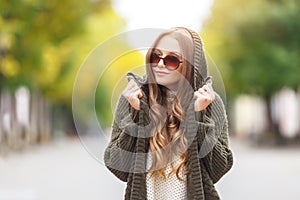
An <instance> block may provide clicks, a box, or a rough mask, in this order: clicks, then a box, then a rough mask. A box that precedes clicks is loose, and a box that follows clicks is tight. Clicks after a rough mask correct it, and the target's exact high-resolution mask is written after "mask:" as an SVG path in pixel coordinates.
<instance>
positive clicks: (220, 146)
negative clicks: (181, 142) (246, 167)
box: [198, 95, 233, 183]
mask: <svg viewBox="0 0 300 200" xmlns="http://www.w3.org/2000/svg"><path fill="white" fill-rule="evenodd" d="M208 112H209V113H210V114H208V115H207V114H204V116H203V119H202V121H200V122H199V124H198V144H199V156H200V162H203V164H204V166H205V167H206V170H207V172H208V174H209V176H210V177H211V179H212V181H213V183H216V182H217V181H218V180H220V178H221V177H222V176H223V175H225V174H226V173H227V172H228V171H229V170H230V169H231V167H232V165H233V155H232V151H231V150H230V148H229V136H228V120H227V115H226V111H225V107H224V104H223V102H222V99H221V98H220V96H219V95H216V99H215V100H214V101H213V103H212V104H211V106H210V107H209V109H208Z"/></svg>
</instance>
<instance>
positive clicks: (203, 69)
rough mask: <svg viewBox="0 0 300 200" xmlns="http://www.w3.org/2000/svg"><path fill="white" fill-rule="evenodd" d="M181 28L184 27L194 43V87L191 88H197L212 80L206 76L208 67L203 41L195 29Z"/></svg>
mask: <svg viewBox="0 0 300 200" xmlns="http://www.w3.org/2000/svg"><path fill="white" fill-rule="evenodd" d="M182 29H185V30H187V31H188V32H189V33H190V35H191V37H192V40H193V43H194V60H193V66H194V88H193V89H194V90H197V89H199V88H200V87H201V86H203V85H204V84H205V83H208V82H211V81H212V79H211V77H210V76H207V74H208V73H207V71H208V67H207V62H206V58H205V53H204V47H203V42H202V40H201V38H200V36H199V34H198V33H196V32H195V31H193V30H191V29H188V28H182Z"/></svg>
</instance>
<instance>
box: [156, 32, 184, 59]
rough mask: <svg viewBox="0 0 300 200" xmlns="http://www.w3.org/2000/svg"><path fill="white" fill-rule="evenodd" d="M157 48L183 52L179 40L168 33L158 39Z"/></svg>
mask: <svg viewBox="0 0 300 200" xmlns="http://www.w3.org/2000/svg"><path fill="white" fill-rule="evenodd" d="M155 49H160V50H162V51H168V52H174V53H178V54H182V51H181V48H180V46H179V43H178V41H177V40H176V39H175V38H173V37H171V36H170V35H166V36H164V37H163V38H161V39H160V40H159V41H158V43H157V45H156V47H155Z"/></svg>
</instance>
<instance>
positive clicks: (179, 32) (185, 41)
mask: <svg viewBox="0 0 300 200" xmlns="http://www.w3.org/2000/svg"><path fill="white" fill-rule="evenodd" d="M188 34H189V33H188V32H187V31H186V30H185V29H184V28H179V27H178V28H174V29H171V30H169V31H167V32H164V33H162V34H161V35H160V36H159V37H158V38H157V39H156V40H155V42H154V44H153V46H152V48H150V49H149V50H148V52H147V55H146V64H147V67H146V72H147V76H148V89H149V104H150V106H151V112H150V118H151V120H152V122H153V123H154V128H153V130H152V133H151V137H150V151H151V152H150V153H151V154H152V164H151V167H150V170H149V172H151V175H152V176H155V177H157V176H162V177H164V178H167V177H168V176H170V175H171V174H176V176H177V178H178V179H179V180H181V181H183V177H180V175H179V174H180V171H181V169H183V170H184V174H187V173H188V171H187V170H186V168H185V165H186V163H187V139H186V137H185V130H184V128H182V126H181V125H182V124H184V121H185V110H186V108H187V107H188V104H189V101H186V96H187V95H186V91H187V87H190V86H191V85H192V84H193V66H192V63H190V62H189V61H193V55H194V45H193V41H192V39H191V36H190V35H188ZM166 36H171V37H173V38H174V39H176V40H177V41H178V44H179V46H180V47H181V52H182V58H183V63H182V66H181V67H180V69H181V70H180V73H181V74H182V75H183V76H182V78H181V80H180V81H179V82H178V90H177V93H176V96H175V98H174V100H173V101H172V104H171V105H169V104H170V102H168V100H167V95H168V92H169V89H168V88H166V87H164V86H163V85H159V84H157V83H156V81H155V76H154V73H153V69H152V67H151V53H152V51H153V50H154V49H155V47H156V46H157V45H158V43H159V41H160V40H161V39H162V38H164V37H166ZM187 81H188V83H189V86H187V84H186V83H187ZM155 105H160V106H155ZM161 106H162V107H163V108H164V109H165V110H164V109H162V107H161ZM166 110H167V112H166ZM174 156H179V157H180V158H181V160H180V163H179V164H178V165H177V166H174V165H173V164H172V165H171V166H172V171H171V172H170V173H169V174H166V173H165V171H166V168H167V164H168V163H172V159H173V158H174Z"/></svg>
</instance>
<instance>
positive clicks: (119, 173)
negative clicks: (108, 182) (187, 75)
mask: <svg viewBox="0 0 300 200" xmlns="http://www.w3.org/2000/svg"><path fill="white" fill-rule="evenodd" d="M189 31H190V33H191V35H192V36H193V38H194V42H195V45H196V48H195V58H194V66H195V67H205V70H207V66H206V63H205V62H203V59H205V58H204V54H203V47H202V43H200V44H199V41H200V39H199V38H198V37H199V36H198V35H197V34H196V33H195V32H192V31H191V30H189ZM197 40H198V42H197ZM200 42H201V41H200ZM197 45H198V46H197ZM197 51H198V61H197V59H196V58H197ZM199 52H200V53H199ZM199 55H200V56H202V58H201V59H200V58H199ZM198 62H202V63H200V64H199V63H198ZM201 64H202V66H201ZM197 65H198V66H197ZM203 65H205V66H203ZM205 73H206V71H204V72H201V71H200V70H197V71H195V74H194V76H195V82H194V88H196V87H199V86H200V85H201V84H202V83H203V80H204V79H206V74H205ZM129 75H130V76H132V77H133V78H134V79H135V80H136V81H137V82H138V83H139V84H146V81H147V80H146V78H145V77H144V79H142V78H140V77H138V76H136V75H133V74H129ZM203 77H204V78H203ZM147 98H148V97H147V95H146V93H144V94H143V96H142V98H141V99H140V100H141V101H140V102H141V103H140V110H138V111H137V110H135V109H134V108H132V107H131V106H130V104H129V103H128V101H127V100H126V99H125V98H124V97H123V96H121V97H120V99H119V101H118V105H117V108H116V110H115V118H114V122H113V125H112V135H111V139H110V142H109V144H108V147H107V148H106V150H105V153H104V162H105V165H106V167H107V168H108V169H109V170H110V171H111V172H112V173H113V174H114V175H115V176H116V177H118V178H119V179H120V180H122V181H125V182H127V187H126V192H125V200H146V199H147V191H146V190H147V188H146V174H147V170H146V163H147V153H148V149H149V133H150V130H151V120H150V117H149V110H150V108H149V105H148V99H147ZM185 130H186V131H185V136H186V138H187V141H188V157H187V164H186V168H187V170H188V174H187V190H188V191H187V194H188V199H190V200H192V199H193V200H217V199H220V197H219V195H218V192H217V191H216V189H215V187H214V184H215V183H216V182H217V181H218V180H219V179H220V178H221V177H222V176H223V175H224V174H226V173H227V172H228V171H229V170H230V169H231V167H232V165H233V155H232V152H231V150H230V148H229V141H228V121H227V115H226V111H225V107H224V104H223V101H222V99H221V98H220V96H219V95H218V94H217V93H216V98H215V100H214V101H213V102H212V103H211V104H210V105H209V106H208V108H207V109H206V110H204V111H202V112H195V111H194V100H192V102H191V103H190V106H189V107H188V108H187V111H186V123H185Z"/></svg>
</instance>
